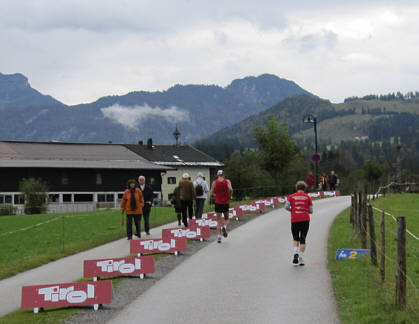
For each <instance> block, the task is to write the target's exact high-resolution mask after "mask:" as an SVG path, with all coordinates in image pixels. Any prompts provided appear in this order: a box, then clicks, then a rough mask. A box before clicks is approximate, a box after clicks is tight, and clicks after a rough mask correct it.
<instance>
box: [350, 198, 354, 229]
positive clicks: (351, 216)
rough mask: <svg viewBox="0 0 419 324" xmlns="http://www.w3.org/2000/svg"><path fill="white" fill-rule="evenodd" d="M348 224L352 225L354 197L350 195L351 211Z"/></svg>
mask: <svg viewBox="0 0 419 324" xmlns="http://www.w3.org/2000/svg"><path fill="white" fill-rule="evenodd" d="M349 223H350V224H352V225H353V224H354V195H351V210H350V212H349Z"/></svg>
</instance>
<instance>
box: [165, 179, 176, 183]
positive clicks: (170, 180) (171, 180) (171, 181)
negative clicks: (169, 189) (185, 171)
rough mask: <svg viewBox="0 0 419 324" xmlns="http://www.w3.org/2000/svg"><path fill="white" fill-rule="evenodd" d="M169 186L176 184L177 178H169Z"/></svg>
mask: <svg viewBox="0 0 419 324" xmlns="http://www.w3.org/2000/svg"><path fill="white" fill-rule="evenodd" d="M167 184H176V177H168V178H167Z"/></svg>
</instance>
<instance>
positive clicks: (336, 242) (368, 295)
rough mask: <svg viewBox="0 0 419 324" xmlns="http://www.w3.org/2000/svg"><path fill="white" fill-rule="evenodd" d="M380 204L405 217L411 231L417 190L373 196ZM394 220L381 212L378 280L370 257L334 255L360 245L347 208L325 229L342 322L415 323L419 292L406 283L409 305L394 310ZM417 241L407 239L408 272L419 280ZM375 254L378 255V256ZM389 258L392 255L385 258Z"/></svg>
mask: <svg viewBox="0 0 419 324" xmlns="http://www.w3.org/2000/svg"><path fill="white" fill-rule="evenodd" d="M372 203H373V204H374V205H375V206H377V207H379V208H384V209H385V210H386V211H388V212H390V213H393V214H395V215H397V216H399V215H400V216H401V213H400V211H401V210H402V209H403V216H406V218H407V224H408V228H410V229H411V231H412V232H414V229H416V233H417V226H418V225H419V219H418V218H417V216H416V217H415V216H414V213H416V212H417V210H418V208H419V196H418V195H412V194H406V195H391V196H388V197H385V198H381V199H379V200H377V201H374V202H372ZM374 217H375V222H376V225H375V229H376V233H377V243H378V244H380V238H379V235H378V234H379V220H380V215H379V213H378V212H375V213H374ZM396 226H397V225H396V223H395V222H394V221H393V219H392V218H391V217H387V218H386V255H387V256H388V258H389V259H386V281H385V282H384V283H383V284H382V283H381V279H380V274H379V270H378V268H377V267H375V266H373V265H372V264H371V261H370V257H369V256H368V255H367V256H364V257H362V258H359V259H355V260H335V255H336V250H337V249H338V248H361V243H360V239H359V238H358V237H357V236H356V235H355V234H354V231H353V230H352V226H351V225H350V224H349V209H348V210H346V211H344V212H343V213H341V214H340V215H339V216H338V217H337V218H336V220H335V222H334V223H333V225H332V227H331V230H330V233H329V247H328V260H329V269H330V273H331V276H332V281H333V289H334V292H335V295H336V301H337V306H338V312H339V316H340V319H341V321H342V323H343V324H347V323H380V324H381V323H417V320H418V318H419V317H418V314H419V293H418V291H416V290H415V288H413V286H412V285H411V284H409V283H407V301H408V306H407V308H406V310H405V311H399V310H397V309H396V307H395V306H394V302H395V263H394V262H393V261H391V260H395V259H396V244H397V242H396V240H395V233H396ZM418 249H419V246H418V243H417V241H415V240H410V239H408V241H407V251H406V252H407V275H408V276H409V277H410V278H411V279H412V281H413V283H414V284H415V285H416V286H419V258H418V254H417V251H418ZM378 258H379V259H380V256H379V257H378ZM390 259H391V260H390Z"/></svg>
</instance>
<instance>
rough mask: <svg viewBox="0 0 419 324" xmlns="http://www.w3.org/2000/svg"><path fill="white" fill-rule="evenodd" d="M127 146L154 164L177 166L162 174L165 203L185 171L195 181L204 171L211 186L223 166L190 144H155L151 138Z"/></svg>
mask: <svg viewBox="0 0 419 324" xmlns="http://www.w3.org/2000/svg"><path fill="white" fill-rule="evenodd" d="M125 147H127V148H128V149H130V150H131V151H132V152H135V153H136V154H138V155H139V156H141V157H143V158H144V159H146V160H148V161H150V162H153V163H154V164H157V165H160V166H166V167H172V168H175V169H171V170H170V169H169V168H168V170H167V172H166V173H165V174H163V175H162V186H161V190H162V199H163V204H167V203H168V202H169V201H170V199H171V195H172V193H173V191H174V190H175V188H176V186H177V185H178V184H179V181H180V180H181V179H182V174H183V173H185V172H187V173H189V175H190V176H191V178H192V181H193V180H195V179H196V177H197V173H198V172H202V173H203V175H204V177H205V180H206V181H207V182H208V185H209V186H210V185H211V179H213V178H214V177H215V174H216V172H217V169H219V168H220V167H222V166H223V164H222V163H221V162H219V161H217V160H216V159H214V158H212V157H211V156H209V155H208V154H205V153H203V152H201V151H199V150H198V149H196V148H194V147H192V146H189V145H153V142H152V140H151V139H149V140H148V141H147V144H145V145H144V144H143V143H142V142H139V144H128V145H125Z"/></svg>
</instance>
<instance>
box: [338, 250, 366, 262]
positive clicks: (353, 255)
mask: <svg viewBox="0 0 419 324" xmlns="http://www.w3.org/2000/svg"><path fill="white" fill-rule="evenodd" d="M369 253H370V250H368V249H338V250H337V251H336V260H341V259H357V258H359V257H360V256H362V255H365V254H369Z"/></svg>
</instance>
